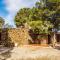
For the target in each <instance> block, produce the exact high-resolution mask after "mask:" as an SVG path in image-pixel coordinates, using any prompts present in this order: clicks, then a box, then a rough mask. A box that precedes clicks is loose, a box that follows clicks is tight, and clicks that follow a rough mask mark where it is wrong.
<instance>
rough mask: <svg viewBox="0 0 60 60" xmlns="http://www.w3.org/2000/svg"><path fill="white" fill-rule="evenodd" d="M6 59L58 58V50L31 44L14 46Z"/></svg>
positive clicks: (59, 55) (46, 59) (43, 59)
mask: <svg viewBox="0 0 60 60" xmlns="http://www.w3.org/2000/svg"><path fill="white" fill-rule="evenodd" d="M6 60H60V50H56V49H53V48H52V47H42V46H31V45H29V46H27V45H25V46H20V47H14V49H13V50H11V56H10V57H9V58H8V59H6Z"/></svg>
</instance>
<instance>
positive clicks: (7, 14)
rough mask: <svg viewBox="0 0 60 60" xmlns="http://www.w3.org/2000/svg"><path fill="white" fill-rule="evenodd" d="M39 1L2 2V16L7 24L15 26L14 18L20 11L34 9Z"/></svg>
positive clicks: (12, 0) (0, 0) (0, 8)
mask: <svg viewBox="0 0 60 60" xmlns="http://www.w3.org/2000/svg"><path fill="white" fill-rule="evenodd" d="M36 1H38V0H0V16H1V17H3V18H4V19H5V23H8V24H10V25H13V26H15V25H14V17H15V15H16V13H17V12H18V11H19V9H21V8H24V7H33V6H34V4H35V2H36Z"/></svg>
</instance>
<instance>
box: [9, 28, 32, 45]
mask: <svg viewBox="0 0 60 60" xmlns="http://www.w3.org/2000/svg"><path fill="white" fill-rule="evenodd" d="M8 37H9V38H10V40H11V41H12V42H14V43H15V45H23V44H24V45H26V44H29V40H32V39H31V37H30V36H29V33H28V29H26V28H12V29H9V30H8Z"/></svg>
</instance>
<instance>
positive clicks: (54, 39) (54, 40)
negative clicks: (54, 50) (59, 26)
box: [52, 32, 57, 47]
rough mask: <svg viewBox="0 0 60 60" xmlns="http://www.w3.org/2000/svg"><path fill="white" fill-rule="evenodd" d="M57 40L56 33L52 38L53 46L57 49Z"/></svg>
mask: <svg viewBox="0 0 60 60" xmlns="http://www.w3.org/2000/svg"><path fill="white" fill-rule="evenodd" d="M56 42H57V40H56V33H55V32H54V34H53V36H52V45H53V47H55V44H56Z"/></svg>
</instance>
